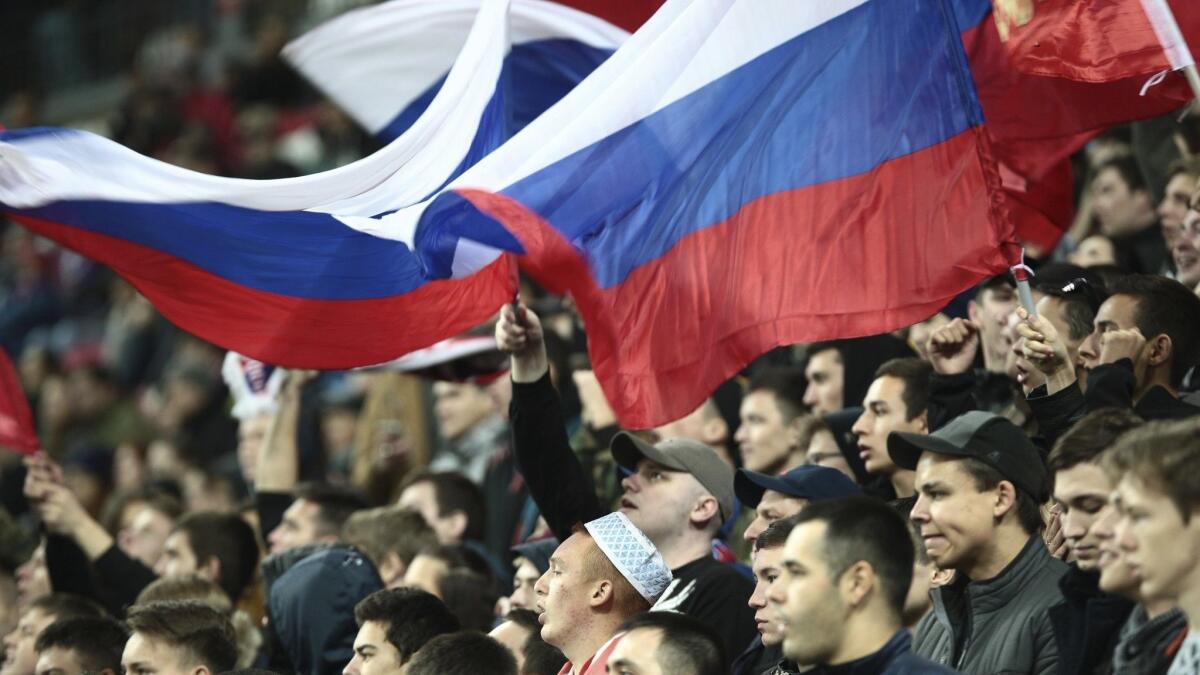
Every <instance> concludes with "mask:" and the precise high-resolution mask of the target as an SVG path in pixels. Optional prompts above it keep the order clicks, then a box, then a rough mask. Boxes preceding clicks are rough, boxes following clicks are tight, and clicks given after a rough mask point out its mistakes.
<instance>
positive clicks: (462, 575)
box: [439, 569, 500, 633]
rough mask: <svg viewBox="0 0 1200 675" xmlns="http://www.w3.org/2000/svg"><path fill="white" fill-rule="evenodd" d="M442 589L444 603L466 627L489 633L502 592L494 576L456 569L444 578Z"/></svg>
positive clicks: (466, 628) (440, 586)
mask: <svg viewBox="0 0 1200 675" xmlns="http://www.w3.org/2000/svg"><path fill="white" fill-rule="evenodd" d="M439 590H440V591H441V596H442V602H444V603H446V607H448V608H449V609H450V611H451V613H453V614H454V616H456V617H458V623H459V625H461V626H462V627H463V629H464V630H477V631H480V632H483V633H486V632H488V631H489V630H491V629H492V624H493V623H494V622H495V618H496V615H495V608H496V601H497V600H499V599H500V593H499V592H497V591H496V588H495V584H493V583H492V580H491V579H489V578H488V577H486V576H484V575H482V574H479V573H478V572H475V571H472V570H469V569H452V570H450V571H449V572H446V575H445V576H443V577H442V581H441V583H440V584H439Z"/></svg>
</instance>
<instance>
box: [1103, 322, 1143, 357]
mask: <svg viewBox="0 0 1200 675" xmlns="http://www.w3.org/2000/svg"><path fill="white" fill-rule="evenodd" d="M1145 345H1146V338H1145V336H1143V335H1142V332H1141V331H1140V330H1138V329H1137V328H1131V329H1130V330H1110V331H1107V332H1104V333H1101V334H1100V363H1102V364H1104V363H1116V362H1117V361H1120V360H1121V359H1129V360H1130V361H1133V362H1134V363H1137V360H1138V355H1139V354H1141V353H1142V347H1144V346H1145Z"/></svg>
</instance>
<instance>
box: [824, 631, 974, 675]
mask: <svg viewBox="0 0 1200 675" xmlns="http://www.w3.org/2000/svg"><path fill="white" fill-rule="evenodd" d="M808 672H809V673H812V675H954V673H956V672H957V671H954V670H951V669H949V668H947V667H945V666H939V665H938V664H936V663H934V662H932V661H928V660H926V659H923V658H921V657H919V656H917V655H916V654H914V653H913V652H912V637H911V636H910V635H909V634H908V631H907V630H905V629H903V628H901V629H900V630H898V631H896V634H895V635H893V636H892V639H891V640H888V642H887V644H885V645H884V646H883V649H880V650H879V651H877V652H875V653H874V654H871V655H870V656H864V657H863V658H861V659H857V660H855V661H851V662H850V663H843V664H841V665H837V666H818V667H816V668H813V669H812V670H810V671H808Z"/></svg>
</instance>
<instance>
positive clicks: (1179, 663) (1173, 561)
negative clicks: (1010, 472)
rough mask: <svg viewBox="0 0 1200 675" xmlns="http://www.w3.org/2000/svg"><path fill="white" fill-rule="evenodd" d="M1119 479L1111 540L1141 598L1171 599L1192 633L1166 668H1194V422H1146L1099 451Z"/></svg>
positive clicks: (1197, 427)
mask: <svg viewBox="0 0 1200 675" xmlns="http://www.w3.org/2000/svg"><path fill="white" fill-rule="evenodd" d="M1104 462H1105V465H1106V466H1107V468H1108V469H1109V471H1110V473H1111V475H1113V476H1120V480H1119V481H1118V482H1117V489H1116V493H1115V499H1116V502H1117V509H1118V511H1119V512H1120V519H1119V521H1118V524H1117V527H1116V530H1117V534H1116V537H1117V541H1118V543H1119V545H1120V546H1121V547H1122V549H1123V551H1124V552H1125V553H1126V554H1127V555H1128V560H1129V563H1130V564H1131V565H1132V566H1133V567H1134V569H1136V570H1137V573H1138V575H1139V577H1140V578H1141V587H1140V589H1141V593H1142V596H1143V601H1144V602H1150V601H1156V600H1171V601H1173V602H1175V603H1176V604H1178V605H1179V608H1180V609H1181V610H1183V613H1184V615H1185V616H1186V617H1187V620H1188V625H1189V626H1190V627H1191V631H1190V632H1189V633H1188V635H1187V638H1186V639H1185V640H1184V642H1183V644H1182V646H1181V647H1180V648H1179V651H1178V653H1177V655H1176V656H1175V660H1174V662H1173V663H1172V664H1171V668H1170V670H1169V671H1168V673H1169V674H1170V675H1184V674H1186V673H1196V672H1200V632H1198V631H1197V630H1196V627H1197V626H1198V625H1200V565H1198V564H1197V563H1196V561H1197V560H1200V483H1198V482H1197V480H1198V479H1200V420H1180V421H1171V422H1167V421H1159V422H1150V423H1147V424H1146V425H1144V426H1143V427H1141V428H1139V429H1135V430H1133V431H1131V432H1129V433H1127V434H1125V435H1123V436H1122V437H1121V438H1120V439H1119V440H1118V441H1117V443H1116V444H1115V445H1114V446H1113V447H1112V449H1111V450H1109V452H1108V453H1106V454H1105V457H1104Z"/></svg>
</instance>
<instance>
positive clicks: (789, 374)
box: [733, 368, 808, 476]
mask: <svg viewBox="0 0 1200 675" xmlns="http://www.w3.org/2000/svg"><path fill="white" fill-rule="evenodd" d="M804 386H805V380H804V373H803V372H802V371H800V370H799V369H797V368H767V369H764V370H762V371H760V372H759V373H757V374H756V375H755V376H754V377H753V378H751V380H750V384H749V385H747V387H746V396H745V397H744V398H742V405H741V409H740V411H739V415H740V416H741V424H740V425H739V426H738V429H737V433H735V434H734V437H733V438H734V440H735V441H737V444H738V448H739V449H740V450H741V453H742V466H743V467H744V468H746V469H749V470H750V471H757V472H758V473H766V474H770V475H773V476H776V475H779V474H781V473H783V472H785V471H787V470H788V469H792V468H795V467H797V466H800V465H801V464H804V463H805V457H804V451H805V448H803V447H800V446H799V445H798V444H797V441H798V440H799V436H800V434H801V431H802V428H803V425H804V424H805V422H806V420H807V419H808V416H807V414H806V412H807V406H805V405H804Z"/></svg>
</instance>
